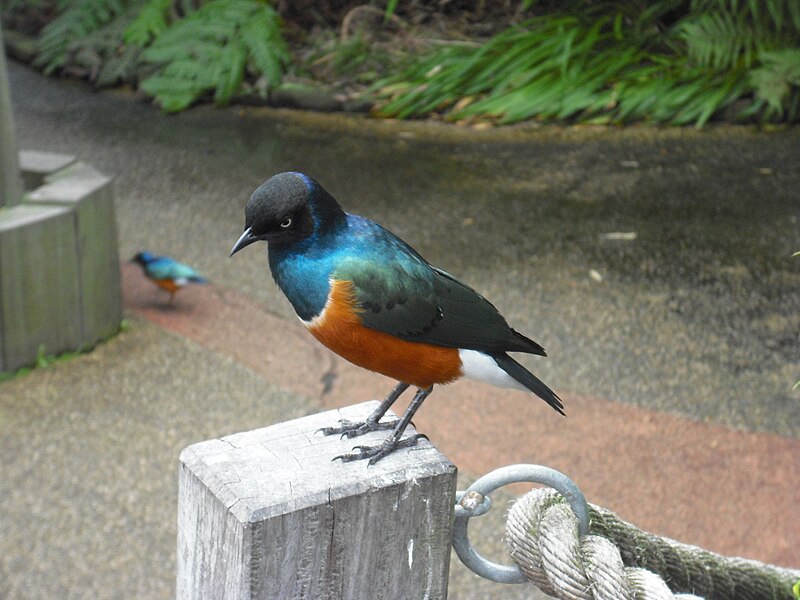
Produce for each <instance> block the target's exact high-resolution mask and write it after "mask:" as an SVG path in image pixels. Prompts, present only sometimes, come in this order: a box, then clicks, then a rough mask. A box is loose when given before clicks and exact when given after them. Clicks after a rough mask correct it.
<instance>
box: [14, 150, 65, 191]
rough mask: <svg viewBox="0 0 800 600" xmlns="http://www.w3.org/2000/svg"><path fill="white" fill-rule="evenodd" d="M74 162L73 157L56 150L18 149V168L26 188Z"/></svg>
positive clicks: (43, 180)
mask: <svg viewBox="0 0 800 600" xmlns="http://www.w3.org/2000/svg"><path fill="white" fill-rule="evenodd" d="M74 162H75V157H74V156H71V155H69V154H59V153H58V152H39V151H37V150H20V153H19V168H20V170H21V171H22V181H23V184H24V186H25V189H26V190H33V189H35V188H37V187H39V186H40V185H42V184H43V183H44V182H45V178H46V177H47V176H48V175H52V174H53V173H56V172H58V171H60V170H62V169H65V168H66V167H68V166H69V165H71V164H73V163H74Z"/></svg>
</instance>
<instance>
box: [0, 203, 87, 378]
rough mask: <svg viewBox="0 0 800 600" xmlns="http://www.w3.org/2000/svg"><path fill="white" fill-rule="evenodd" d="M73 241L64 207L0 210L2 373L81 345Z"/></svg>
mask: <svg viewBox="0 0 800 600" xmlns="http://www.w3.org/2000/svg"><path fill="white" fill-rule="evenodd" d="M75 238H76V236H75V221H74V215H73V214H72V212H71V211H70V210H69V209H67V208H63V207H58V206H26V205H20V206H13V207H11V208H8V207H6V208H4V209H3V210H2V211H0V372H2V371H12V370H14V369H17V368H19V367H22V366H25V365H29V364H32V363H33V362H35V361H36V356H37V353H38V351H39V348H40V347H42V348H43V349H44V351H45V352H46V353H48V354H52V353H56V352H63V351H64V350H66V349H74V348H78V347H79V346H80V345H81V327H80V294H79V290H78V265H77V264H76V260H75V248H76V244H77V242H76V239H75Z"/></svg>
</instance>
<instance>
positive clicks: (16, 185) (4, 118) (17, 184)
mask: <svg viewBox="0 0 800 600" xmlns="http://www.w3.org/2000/svg"><path fill="white" fill-rule="evenodd" d="M21 200H22V180H21V179H20V174H19V163H18V162H17V138H16V130H15V129H14V119H13V114H12V110H11V94H10V92H9V87H8V73H7V72H6V56H5V46H4V44H3V32H2V31H0V208H2V207H3V206H13V205H15V204H19V202H20V201H21Z"/></svg>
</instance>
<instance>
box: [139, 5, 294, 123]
mask: <svg viewBox="0 0 800 600" xmlns="http://www.w3.org/2000/svg"><path fill="white" fill-rule="evenodd" d="M155 1H160V0H155ZM152 30H153V29H152V26H151V27H150V29H149V31H152ZM133 31H134V32H135V31H137V30H136V29H134V30H133ZM128 32H129V34H130V35H132V36H134V37H136V36H138V35H139V34H138V33H131V29H129V30H128ZM139 39H141V38H139ZM143 57H144V59H145V60H147V61H149V62H151V63H154V64H156V65H158V66H159V67H160V69H159V71H158V72H157V73H156V74H155V75H153V76H151V77H149V78H147V79H145V80H144V81H142V83H141V87H142V89H143V90H145V91H146V92H148V93H149V94H152V95H153V96H156V97H157V98H158V100H159V102H160V103H161V106H162V107H163V108H164V110H167V111H178V110H182V109H184V108H186V107H187V106H189V105H190V104H191V103H192V102H194V101H195V100H196V99H197V98H199V97H200V96H201V95H202V94H203V93H204V92H206V91H207V90H213V91H214V100H215V102H217V103H218V104H226V103H227V102H228V101H230V99H231V97H232V96H233V95H234V94H235V93H236V92H237V91H238V90H239V87H240V86H241V84H242V81H243V78H244V75H245V70H246V69H247V67H248V65H250V66H251V67H252V68H253V70H254V71H255V72H257V73H260V74H263V76H264V78H265V80H266V82H267V84H268V85H270V86H274V85H276V84H277V83H278V82H279V81H280V79H281V76H282V73H283V68H284V65H285V64H286V63H287V62H288V51H287V50H286V47H285V44H284V42H283V38H282V37H281V33H280V29H279V20H278V16H277V14H276V13H275V11H274V10H273V9H272V7H270V6H269V5H267V4H263V3H261V2H257V1H255V0H211V2H208V3H207V4H204V5H203V6H201V7H200V8H199V9H197V10H196V11H194V12H192V13H190V14H189V15H188V16H186V17H185V18H184V19H181V20H180V21H176V22H175V23H173V24H172V25H170V26H169V27H167V28H166V29H164V30H163V31H161V32H160V34H159V35H158V37H156V38H155V40H154V41H153V43H152V44H151V45H150V47H149V48H147V49H146V50H145V51H144V54H143Z"/></svg>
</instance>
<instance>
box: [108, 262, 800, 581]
mask: <svg viewBox="0 0 800 600" xmlns="http://www.w3.org/2000/svg"><path fill="white" fill-rule="evenodd" d="M267 285H269V284H267ZM123 294H124V300H125V305H126V307H127V308H128V309H129V310H132V311H133V312H135V313H136V314H138V315H140V316H142V317H144V318H146V319H148V320H150V321H152V322H154V323H156V324H158V325H159V326H161V327H163V328H165V329H167V330H170V331H173V332H175V333H177V334H179V335H182V336H185V337H187V338H189V339H191V340H194V341H195V342H197V343H199V344H201V345H203V346H205V347H207V348H209V349H211V350H213V351H216V352H219V353H221V354H225V355H228V356H230V357H232V358H233V359H234V360H236V361H237V362H239V363H241V364H243V365H246V366H247V367H249V368H250V369H252V370H253V371H256V372H258V373H260V374H262V375H263V376H264V378H265V379H267V380H269V381H270V382H273V383H275V384H277V385H279V386H281V387H284V388H287V389H291V390H293V391H296V392H298V393H301V394H303V395H306V396H308V397H310V398H312V399H314V400H316V401H318V402H319V404H320V408H321V409H327V408H331V407H336V406H343V405H347V404H355V403H357V402H361V401H363V400H367V399H371V398H379V397H383V396H384V395H385V394H386V393H388V391H389V390H390V389H391V387H392V385H393V382H391V381H390V380H388V379H386V378H384V377H382V376H380V375H375V374H373V373H368V372H366V371H364V370H362V369H359V368H357V367H354V366H352V365H349V364H348V363H346V362H345V361H344V360H342V359H339V358H338V357H336V356H334V355H333V354H332V353H330V352H328V351H327V350H326V349H324V348H322V347H321V346H320V345H319V344H318V343H317V342H316V341H315V340H314V339H313V338H312V337H311V336H310V335H309V334H308V333H307V332H306V331H305V329H304V328H303V327H302V326H301V325H300V324H299V323H297V322H294V321H286V320H284V319H281V318H279V317H276V316H274V315H271V314H269V313H268V312H266V310H265V307H263V306H260V305H258V304H256V303H255V302H254V301H252V300H251V299H249V298H247V297H245V296H243V295H241V294H238V293H236V292H233V291H231V290H228V289H223V288H220V287H216V286H213V285H207V286H196V287H191V288H188V289H186V290H184V291H182V292H181V293H180V294H179V295H178V297H177V299H176V301H175V304H174V305H173V306H168V305H167V304H166V298H167V297H166V294H163V292H161V291H159V290H158V289H157V288H155V286H153V285H152V284H151V283H150V282H148V281H147V280H145V279H144V277H143V276H142V274H141V271H140V270H139V268H138V267H136V266H135V265H129V264H124V265H123ZM243 340H246V343H243ZM551 360H553V359H551ZM323 381H328V382H329V386H330V387H329V388H328V389H327V390H326V389H325V388H326V386H325V384H324V383H323ZM561 395H562V397H563V399H564V403H565V405H566V407H567V414H568V417H567V418H563V417H560V416H558V415H557V414H556V413H555V412H553V411H552V410H550V409H549V408H548V407H547V406H546V405H545V404H544V403H543V402H540V401H538V400H536V399H534V398H532V397H531V396H526V395H525V394H521V393H519V392H514V391H507V390H500V389H496V388H491V387H489V386H486V385H483V384H478V383H473V382H458V383H456V384H453V385H450V386H440V387H439V388H438V389H437V391H436V393H435V394H434V395H433V396H432V397H431V398H430V399H429V400H428V401H427V402H426V403H425V406H424V408H423V409H422V410H421V411H420V413H418V416H417V418H416V419H415V423H416V425H417V428H418V429H419V430H421V431H424V432H425V433H426V434H427V435H429V436H430V438H431V440H432V441H433V443H434V444H435V445H436V446H437V447H438V448H439V449H440V450H441V451H442V452H443V453H444V454H445V455H447V456H448V457H449V458H450V459H451V460H452V461H453V462H454V463H456V464H457V465H458V466H459V468H460V469H461V470H462V471H464V472H468V473H470V474H473V475H481V474H483V473H485V472H487V471H489V470H491V469H493V468H496V467H500V466H504V465H507V464H513V463H523V462H528V463H538V464H543V465H547V466H550V467H553V468H556V469H559V470H560V471H563V472H564V473H566V474H567V475H569V476H570V477H571V478H572V479H574V480H575V481H576V482H577V483H578V485H579V486H580V487H581V488H582V489H583V491H584V493H585V494H586V496H587V498H588V499H589V501H590V502H593V503H595V504H599V505H602V506H605V507H606V508H609V509H610V510H613V511H614V512H616V513H617V514H619V515H620V516H621V517H622V518H624V519H627V520H629V521H631V522H633V523H634V524H636V525H637V526H638V527H640V528H642V529H645V530H648V531H652V532H654V533H658V534H661V535H667V536H670V537H672V538H675V539H678V540H681V541H683V542H686V543H690V544H696V545H698V546H701V547H703V548H706V549H709V550H713V551H716V552H721V553H724V554H728V555H738V556H745V557H748V558H754V559H757V560H762V561H764V562H768V563H772V564H779V565H783V566H789V567H798V566H800V440H797V439H793V438H786V437H782V436H779V435H773V434H768V433H750V432H744V431H734V430H731V429H728V428H726V427H721V426H718V425H713V424H707V423H700V422H695V421H692V420H690V419H687V418H683V417H679V416H675V415H671V414H666V413H661V412H656V411H652V410H648V409H641V408H635V407H632V406H629V405H625V404H620V403H617V402H613V401H610V400H607V399H602V398H591V397H587V396H580V395H577V394H571V393H569V392H566V391H564V392H562V394H561ZM400 408H402V407H400ZM399 410H400V409H398V412H399ZM265 425H267V424H266V423H265Z"/></svg>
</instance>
